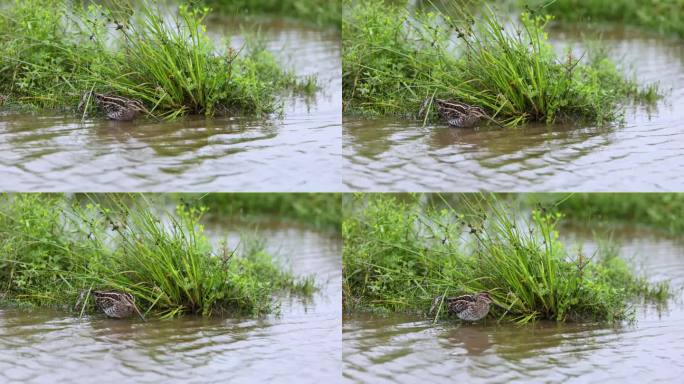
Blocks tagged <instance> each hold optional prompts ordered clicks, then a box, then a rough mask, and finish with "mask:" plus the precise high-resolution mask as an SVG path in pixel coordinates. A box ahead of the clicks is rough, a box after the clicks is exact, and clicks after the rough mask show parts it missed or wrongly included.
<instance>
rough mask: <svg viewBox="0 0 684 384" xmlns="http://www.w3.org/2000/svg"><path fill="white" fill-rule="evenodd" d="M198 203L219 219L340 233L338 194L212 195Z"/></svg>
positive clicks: (340, 217)
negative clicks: (269, 222)
mask: <svg viewBox="0 0 684 384" xmlns="http://www.w3.org/2000/svg"><path fill="white" fill-rule="evenodd" d="M186 198H189V197H186ZM200 201H201V203H202V204H203V205H206V206H207V207H209V208H210V209H211V211H212V212H214V213H215V214H219V215H221V216H238V217H242V218H246V219H254V218H257V219H258V218H260V217H263V216H264V215H267V216H268V217H269V218H274V217H277V218H278V219H286V220H292V221H295V222H298V223H301V224H303V225H306V226H309V227H312V228H315V229H322V230H326V231H332V232H338V233H339V232H340V230H341V229H340V228H341V223H342V207H341V205H342V197H341V195H340V194H338V193H213V194H209V195H204V196H202V197H201V200H200Z"/></svg>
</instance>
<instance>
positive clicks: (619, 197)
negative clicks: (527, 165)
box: [532, 193, 684, 235]
mask: <svg viewBox="0 0 684 384" xmlns="http://www.w3.org/2000/svg"><path fill="white" fill-rule="evenodd" d="M532 198H534V199H537V200H542V201H544V203H545V204H552V205H553V206H554V207H555V209H557V210H558V211H559V212H562V213H563V214H564V215H565V216H566V217H567V218H568V219H571V220H574V221H577V222H579V223H591V222H608V223H613V224H615V223H618V224H625V223H629V224H631V225H642V226H648V227H651V228H654V229H658V230H662V231H665V232H668V233H670V234H672V235H681V234H682V233H684V218H682V215H681V212H684V195H682V194H680V193H573V194H540V195H533V197H532Z"/></svg>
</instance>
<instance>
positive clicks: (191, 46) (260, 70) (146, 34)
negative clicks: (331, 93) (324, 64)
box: [0, 0, 315, 118]
mask: <svg viewBox="0 0 684 384" xmlns="http://www.w3.org/2000/svg"><path fill="white" fill-rule="evenodd" d="M107 4H109V6H103V5H99V4H98V3H96V2H90V1H86V2H78V1H69V0H64V1H48V0H28V1H19V0H16V1H14V2H13V3H12V4H10V5H7V6H5V7H3V8H0V56H2V57H4V58H6V60H3V62H2V64H0V94H3V95H5V96H6V99H7V100H6V101H5V105H6V107H8V105H10V106H11V105H14V106H15V107H16V106H24V107H26V106H31V107H33V108H42V109H58V110H69V111H74V110H76V108H77V106H78V105H79V101H81V97H82V95H83V94H84V93H85V92H87V91H91V90H94V91H96V92H100V93H111V94H115V95H118V96H123V97H128V98H132V99H136V100H139V101H141V102H142V103H143V104H144V105H145V107H146V108H147V109H148V110H149V111H150V114H151V115H154V116H157V117H164V118H174V117H177V116H181V115H185V114H204V115H207V116H211V115H214V114H216V113H219V114H227V113H231V114H247V115H254V114H257V115H258V114H265V113H272V112H276V111H278V109H279V106H280V102H279V101H278V96H279V95H280V94H283V93H285V92H291V91H295V92H301V93H312V92H313V91H314V90H315V80H313V79H304V80H298V79H296V78H295V76H294V75H293V74H292V73H291V72H289V71H287V70H285V69H283V68H282V67H281V66H280V64H279V63H278V62H277V61H276V60H275V58H274V57H273V56H272V55H271V54H270V53H269V52H268V51H266V50H265V47H264V45H263V44H261V43H259V42H257V41H252V42H248V43H246V45H245V46H243V47H242V49H240V50H234V49H232V48H225V49H224V48H221V49H219V47H216V46H215V45H214V43H213V41H212V40H211V39H210V38H209V37H208V36H207V34H206V28H205V26H204V24H203V19H204V18H205V17H206V15H207V9H200V8H198V7H194V8H192V9H190V8H188V7H186V6H183V5H181V6H180V7H178V9H177V11H173V9H175V8H171V7H169V6H164V5H163V2H160V3H157V2H152V1H150V0H145V1H142V2H137V3H135V4H136V5H135V6H130V5H128V4H129V2H127V1H125V0H121V1H113V2H108V3H107ZM93 109H94V108H92V106H91V108H89V110H90V111H92V110H93ZM85 112H86V113H87V112H88V108H86V111H85ZM79 113H80V112H79Z"/></svg>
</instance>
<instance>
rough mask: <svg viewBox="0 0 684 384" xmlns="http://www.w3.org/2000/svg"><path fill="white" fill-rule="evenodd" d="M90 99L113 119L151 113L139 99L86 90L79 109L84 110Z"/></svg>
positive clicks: (131, 118) (123, 119) (123, 118)
mask: <svg viewBox="0 0 684 384" xmlns="http://www.w3.org/2000/svg"><path fill="white" fill-rule="evenodd" d="M90 99H92V100H94V101H95V105H97V107H98V108H99V109H100V110H102V112H104V114H105V116H107V117H108V118H109V119H111V120H119V121H130V120H133V119H135V118H136V117H137V116H138V114H140V113H145V114H149V111H148V110H147V109H146V108H145V106H144V105H143V104H142V103H141V102H140V101H138V100H133V99H128V98H125V97H121V96H116V95H107V94H102V93H96V92H86V93H85V94H84V95H83V98H82V99H81V103H80V104H79V106H78V110H79V111H81V110H83V107H84V106H85V105H86V103H88V100H90Z"/></svg>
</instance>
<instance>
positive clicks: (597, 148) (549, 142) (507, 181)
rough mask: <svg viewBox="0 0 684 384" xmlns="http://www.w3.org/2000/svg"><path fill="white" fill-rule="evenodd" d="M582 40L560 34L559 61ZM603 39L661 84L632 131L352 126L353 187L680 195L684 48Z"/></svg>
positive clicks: (616, 35)
mask: <svg viewBox="0 0 684 384" xmlns="http://www.w3.org/2000/svg"><path fill="white" fill-rule="evenodd" d="M584 32H586V31H571V30H567V29H564V30H553V31H551V37H552V39H551V43H552V44H553V45H554V46H555V47H557V48H558V49H559V50H560V51H563V50H564V49H565V48H566V47H567V46H568V45H571V44H572V45H574V46H576V47H577V48H576V49H577V52H580V51H582V42H583V41H584V40H585V39H584V36H582V33H584ZM609 32H610V33H609ZM602 38H603V42H604V43H605V45H607V46H609V47H610V48H611V49H612V52H611V56H612V57H613V58H614V59H615V60H616V61H618V62H620V63H630V64H633V66H634V68H633V70H634V71H635V73H636V76H637V78H638V79H639V82H640V83H642V84H646V83H651V82H659V83H660V85H661V88H663V89H664V90H665V92H666V97H665V98H664V100H662V101H661V102H659V103H658V105H657V107H656V108H652V109H651V110H649V109H648V108H643V107H633V106H630V107H628V109H627V113H626V116H625V124H624V126H615V127H607V128H596V127H583V126H582V127H573V126H553V127H546V126H538V125H537V126H528V127H522V128H520V129H517V130H510V129H509V130H501V129H496V128H481V129H479V130H473V129H454V128H448V127H446V126H427V127H421V124H420V123H419V122H411V121H398V120H376V121H364V120H360V119H354V118H345V121H344V128H343V148H344V149H343V157H344V160H343V167H344V171H343V175H344V176H343V177H344V183H345V185H346V187H347V188H349V189H354V190H358V189H360V190H375V191H386V190H392V191H473V190H488V191H537V192H539V191H558V190H565V191H567V190H573V191H586V190H590V191H608V190H610V191H615V190H619V191H643V190H680V189H681V188H682V187H684V176H682V175H684V172H683V171H684V154H683V153H684V151H683V149H684V126H683V125H682V122H683V121H684V112H683V111H682V109H681V108H678V107H677V106H679V105H682V104H684V45H682V44H681V43H679V42H676V41H668V40H663V39H658V38H651V37H644V36H641V35H635V34H634V33H627V32H625V31H605V32H603V33H602ZM577 57H579V54H578V55H577ZM631 69H632V68H631V67H630V68H627V70H628V71H630V70H631ZM634 175H639V177H638V178H635V177H633V176H634Z"/></svg>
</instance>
